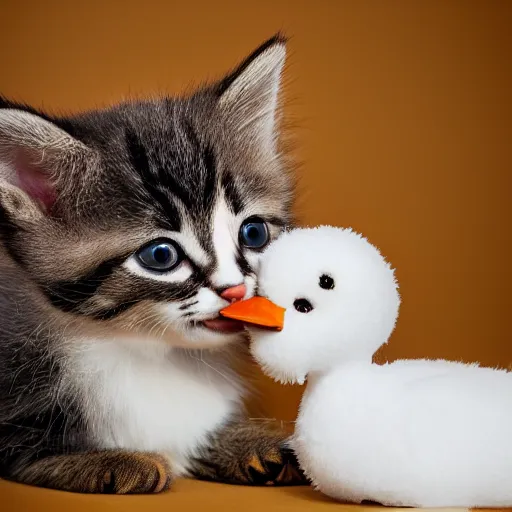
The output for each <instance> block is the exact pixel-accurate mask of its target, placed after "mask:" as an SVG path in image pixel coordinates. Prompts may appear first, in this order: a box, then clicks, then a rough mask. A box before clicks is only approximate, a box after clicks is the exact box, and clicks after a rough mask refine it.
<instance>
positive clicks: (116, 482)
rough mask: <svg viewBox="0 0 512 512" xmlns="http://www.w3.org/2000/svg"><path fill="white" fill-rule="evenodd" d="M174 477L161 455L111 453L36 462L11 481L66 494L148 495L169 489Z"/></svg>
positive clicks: (87, 453)
mask: <svg viewBox="0 0 512 512" xmlns="http://www.w3.org/2000/svg"><path fill="white" fill-rule="evenodd" d="M170 474H171V471H170V467H169V464H168V462H167V461H166V460H165V459H164V458H163V457H161V456H160V455H157V454H153V453H137V452H126V451H121V450H111V451H99V452H86V453H76V454H72V455H54V456H50V457H46V458H42V459H39V460H34V459H32V461H31V462H28V463H25V464H22V465H21V466H20V467H17V468H15V469H14V471H13V472H12V474H11V475H10V476H9V477H8V478H10V479H11V480H14V481H17V482H20V483H24V484H29V485H36V486H39V487H48V488H52V489H58V490H62V491H71V492H81V493H106V494H146V493H157V492H160V491H164V490H166V489H168V488H169V485H170V480H171V478H170Z"/></svg>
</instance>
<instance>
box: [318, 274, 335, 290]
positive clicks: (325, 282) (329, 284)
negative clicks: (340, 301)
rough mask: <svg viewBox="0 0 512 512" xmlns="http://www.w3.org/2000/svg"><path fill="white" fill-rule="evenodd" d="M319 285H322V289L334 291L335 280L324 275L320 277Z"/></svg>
mask: <svg viewBox="0 0 512 512" xmlns="http://www.w3.org/2000/svg"><path fill="white" fill-rule="evenodd" d="M318 284H319V285H320V288H323V289H324V290H332V289H334V279H333V278H332V277H331V276H328V275H327V274H322V275H321V276H320V281H319V283H318Z"/></svg>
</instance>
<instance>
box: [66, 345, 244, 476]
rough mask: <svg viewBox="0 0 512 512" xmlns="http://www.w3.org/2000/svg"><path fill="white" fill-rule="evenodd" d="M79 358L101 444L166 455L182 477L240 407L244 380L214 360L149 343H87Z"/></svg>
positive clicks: (80, 382)
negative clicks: (192, 459) (196, 454)
mask: <svg viewBox="0 0 512 512" xmlns="http://www.w3.org/2000/svg"><path fill="white" fill-rule="evenodd" d="M140 347H144V350H140ZM71 359H72V362H71V365H70V374H71V375H70V376H71V379H72V380H73V381H74V386H78V392H79V393H80V394H81V395H82V399H83V400H82V403H83V406H84V411H85V414H86V418H87V420H88V423H89V427H90V429H91V432H92V434H93V436H94V437H95V439H96V442H97V443H98V445H99V446H101V447H103V448H125V449H128V450H148V451H158V452H160V453H166V454H168V455H169V456H170V459H171V461H172V463H173V466H174V469H175V472H177V473H178V474H180V473H183V472H184V468H185V467H186V462H187V459H188V457H189V456H191V455H193V454H194V451H195V450H196V449H197V447H198V445H199V444H201V443H202V442H204V441H205V440H206V437H207V434H208V433H209V432H211V431H212V430H214V429H215V428H216V427H218V426H220V425H221V424H222V422H223V421H225V420H226V419H227V418H228V417H229V416H230V415H231V414H232V413H233V412H235V411H236V410H237V409H238V408H239V407H240V403H241V388H240V383H239V381H238V380H237V379H236V376H235V375H234V374H233V373H228V370H227V368H224V367H223V366H222V365H221V364H219V365H218V366H217V367H215V366H214V365H215V361H212V357H211V356H209V358H208V359H205V358H202V356H201V354H200V353H197V354H193V355H190V354H189V355H185V354H184V353H183V352H172V351H170V350H169V349H164V348H163V347H161V346H159V345H154V346H153V345H151V342H147V341H146V340H131V341H128V342H127V341H126V340H120V341H104V340H86V341H85V342H84V341H82V340H81V342H80V349H78V350H75V351H73V355H72V358H71Z"/></svg>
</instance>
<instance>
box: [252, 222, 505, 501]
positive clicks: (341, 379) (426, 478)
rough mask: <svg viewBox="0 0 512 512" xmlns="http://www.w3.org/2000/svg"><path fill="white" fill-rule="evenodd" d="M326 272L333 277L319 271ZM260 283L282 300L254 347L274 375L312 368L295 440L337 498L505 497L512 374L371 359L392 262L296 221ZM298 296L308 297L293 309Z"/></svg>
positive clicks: (390, 290)
mask: <svg viewBox="0 0 512 512" xmlns="http://www.w3.org/2000/svg"><path fill="white" fill-rule="evenodd" d="M322 274H327V275H329V276H331V277H332V278H333V279H334V284H335V286H334V289H332V290H325V289H322V288H321V287H320V286H319V277H320V276H321V275H322ZM260 284H261V290H262V292H263V294H264V295H266V296H267V297H268V298H269V299H270V300H272V301H273V302H275V303H276V304H278V305H280V306H282V307H286V308H287V311H286V313H285V326H284V329H283V330H282V331H281V332H269V331H259V330H256V329H252V330H251V331H252V337H253V343H252V351H253V354H254V356H255V358H256V359H257V360H258V361H259V363H260V364H261V365H262V367H263V369H264V371H265V372H266V373H267V374H269V375H270V376H272V377H274V378H276V379H278V380H281V381H289V382H295V381H301V380H303V379H304V377H305V376H306V375H307V376H308V386H307V389H306V392H305V394H304V397H303V400H302V403H301V407H300V413H299V417H298V419H297V423H296V433H295V438H294V445H293V446H294V448H295V450H296V453H297V456H298V459H299V462H300V464H301V466H302V468H303V469H304V470H305V472H306V474H307V475H308V476H309V477H310V478H311V479H312V481H313V484H314V485H315V487H317V488H318V489H319V490H320V491H322V492H324V493H325V494H327V495H330V496H332V497H333V498H336V499H339V500H343V501H351V502H356V503H358V502H361V501H363V500H372V501H377V502H380V503H382V504H383V505H389V506H416V507H449V506H454V507H456V506H460V507H462V506H465V507H505V506H511V505H512V442H511V434H512V374H511V373H508V372H506V371H502V370H495V369H490V368H481V367H479V366H478V365H465V364H461V363H456V362H450V361H428V360H410V361H407V360H404V361H396V362H394V363H391V364H386V365H383V366H380V365H376V364H372V362H371V356H372V354H373V353H374V352H375V351H376V350H377V349H378V348H379V347H380V346H381V345H382V344H384V343H386V342H387V340H388V338H389V336H390V334H391V332H392V330H393V328H394V325H395V322H396V318H397V315H398V308H399V295H398V291H397V284H396V281H395V278H394V274H393V271H392V270H391V268H390V266H389V265H388V264H387V263H386V261H385V260H384V258H383V257H382V256H381V255H380V253H379V252H378V251H377V249H376V248H375V247H373V246H372V245H371V244H370V243H369V242H368V241H367V240H366V239H364V238H363V237H361V236H360V235H357V234H356V233H354V232H352V231H351V230H345V229H340V228H332V227H320V228H313V229H299V230H294V231H291V232H289V233H287V234H286V235H284V236H283V237H281V238H280V239H278V240H277V241H276V242H275V243H274V244H273V245H272V246H271V247H270V248H269V249H268V251H267V252H266V253H265V255H264V258H263V261H262V268H261V280H260ZM297 298H306V299H308V300H309V301H310V302H311V304H312V305H313V307H314V309H313V310H312V311H311V312H309V313H300V312H298V311H296V310H295V309H294V306H293V303H294V300H295V299H297Z"/></svg>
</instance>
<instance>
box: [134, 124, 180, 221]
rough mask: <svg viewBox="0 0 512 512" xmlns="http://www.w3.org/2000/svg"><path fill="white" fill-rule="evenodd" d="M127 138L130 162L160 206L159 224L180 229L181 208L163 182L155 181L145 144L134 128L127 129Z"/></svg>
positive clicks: (147, 190) (145, 187)
mask: <svg viewBox="0 0 512 512" xmlns="http://www.w3.org/2000/svg"><path fill="white" fill-rule="evenodd" d="M125 138H126V147H127V149H128V154H129V156H130V162H131V164H132V166H133V167H134V169H135V170H136V171H137V172H138V173H139V174H140V177H141V180H142V185H143V186H144V189H145V190H146V192H147V193H148V194H149V196H150V197H152V198H153V199H154V200H155V201H156V205H157V207H159V210H160V211H159V213H160V215H159V216H158V224H159V225H160V226H161V227H165V228H166V229H169V230H172V231H179V230H180V228H181V218H180V213H179V210H178V208H176V205H175V204H174V203H173V201H172V199H171V197H170V196H169V193H168V192H166V191H165V189H164V188H163V187H162V186H161V184H159V183H158V182H156V181H155V175H154V173H153V172H152V170H151V164H150V162H149V158H148V154H147V151H146V149H145V147H144V145H143V144H142V142H141V141H140V139H139V138H138V137H137V135H136V134H135V133H134V132H133V131H132V130H129V129H127V130H126V132H125Z"/></svg>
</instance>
